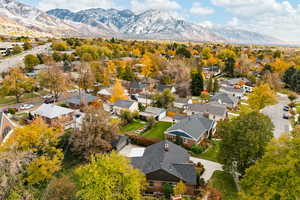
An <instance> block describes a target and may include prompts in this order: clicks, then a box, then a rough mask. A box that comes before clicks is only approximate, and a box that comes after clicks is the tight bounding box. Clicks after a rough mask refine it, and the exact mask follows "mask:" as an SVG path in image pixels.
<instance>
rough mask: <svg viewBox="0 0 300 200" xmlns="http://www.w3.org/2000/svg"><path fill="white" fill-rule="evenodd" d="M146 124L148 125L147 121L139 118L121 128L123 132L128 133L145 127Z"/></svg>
mask: <svg viewBox="0 0 300 200" xmlns="http://www.w3.org/2000/svg"><path fill="white" fill-rule="evenodd" d="M145 125H146V123H145V122H144V123H143V121H140V120H137V121H134V122H132V123H130V124H127V125H125V126H123V127H122V128H121V132H122V133H127V132H132V131H136V130H138V129H140V128H142V127H144V126H145Z"/></svg>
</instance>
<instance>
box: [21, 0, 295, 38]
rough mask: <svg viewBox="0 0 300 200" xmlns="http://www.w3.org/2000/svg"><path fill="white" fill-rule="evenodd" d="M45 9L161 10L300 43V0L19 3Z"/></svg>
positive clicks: (25, 0) (58, 0)
mask: <svg viewBox="0 0 300 200" xmlns="http://www.w3.org/2000/svg"><path fill="white" fill-rule="evenodd" d="M19 1H20V2H23V3H26V4H30V5H33V6H35V7H38V8H40V9H42V10H49V9H53V8H66V9H70V10H72V11H78V10H82V9H87V8H95V7H99V8H117V9H131V10H133V11H134V12H136V13H139V12H142V11H144V10H147V9H151V8H152V9H162V10H168V11H171V12H174V13H176V15H179V16H181V17H182V18H185V19H187V20H190V21H193V22H195V23H200V24H204V25H207V26H210V25H212V24H228V25H232V26H237V27H240V28H243V29H246V30H251V31H256V32H260V33H264V34H268V35H271V36H274V37H277V38H279V39H283V40H287V41H300V0H288V1H287V0H286V1H283V0H19Z"/></svg>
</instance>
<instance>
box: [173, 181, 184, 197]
mask: <svg viewBox="0 0 300 200" xmlns="http://www.w3.org/2000/svg"><path fill="white" fill-rule="evenodd" d="M173 192H174V195H175V196H178V195H183V194H184V193H185V192H186V185H185V184H184V183H183V182H182V181H179V182H178V183H177V184H176V186H175V187H174V189H173Z"/></svg>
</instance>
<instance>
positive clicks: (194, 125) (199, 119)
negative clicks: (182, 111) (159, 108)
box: [167, 114, 215, 140]
mask: <svg viewBox="0 0 300 200" xmlns="http://www.w3.org/2000/svg"><path fill="white" fill-rule="evenodd" d="M214 123H215V121H214V120H211V119H208V118H206V117H204V116H202V115H201V114H197V115H192V116H189V117H186V118H185V119H182V120H181V121H179V122H178V123H176V124H174V125H173V126H171V127H170V128H169V129H168V130H167V132H170V133H171V132H172V131H176V130H181V131H183V132H185V133H187V134H188V135H190V136H192V137H193V138H194V139H195V140H198V139H199V138H200V137H201V136H202V135H203V134H204V133H205V132H206V131H208V130H210V129H211V128H212V127H213V125H214Z"/></svg>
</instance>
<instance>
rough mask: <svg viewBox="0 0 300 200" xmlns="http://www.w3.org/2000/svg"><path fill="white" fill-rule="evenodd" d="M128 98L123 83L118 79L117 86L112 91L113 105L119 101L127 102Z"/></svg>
mask: <svg viewBox="0 0 300 200" xmlns="http://www.w3.org/2000/svg"><path fill="white" fill-rule="evenodd" d="M126 99H128V97H127V96H126V94H125V89H124V88H123V86H122V84H121V81H120V80H119V79H116V82H115V85H114V87H113V89H112V94H111V99H110V101H111V102H112V103H115V102H117V101H118V100H126Z"/></svg>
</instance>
